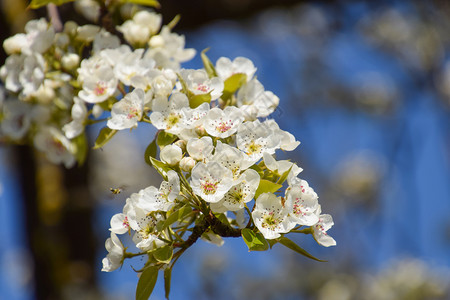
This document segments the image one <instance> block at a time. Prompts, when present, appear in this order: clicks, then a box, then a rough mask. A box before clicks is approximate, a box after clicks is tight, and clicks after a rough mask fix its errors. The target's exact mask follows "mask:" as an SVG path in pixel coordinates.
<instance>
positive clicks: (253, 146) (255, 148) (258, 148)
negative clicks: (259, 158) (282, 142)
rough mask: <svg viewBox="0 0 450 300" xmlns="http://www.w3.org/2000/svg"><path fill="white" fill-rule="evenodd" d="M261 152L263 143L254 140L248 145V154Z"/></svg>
mask: <svg viewBox="0 0 450 300" xmlns="http://www.w3.org/2000/svg"><path fill="white" fill-rule="evenodd" d="M260 152H261V145H259V144H256V143H255V141H252V142H251V143H250V144H249V145H248V146H247V154H248V155H252V154H254V153H260Z"/></svg>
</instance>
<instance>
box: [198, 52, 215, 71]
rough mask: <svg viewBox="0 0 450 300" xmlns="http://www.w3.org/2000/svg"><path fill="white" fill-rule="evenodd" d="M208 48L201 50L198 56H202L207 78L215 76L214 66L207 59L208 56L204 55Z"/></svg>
mask: <svg viewBox="0 0 450 300" xmlns="http://www.w3.org/2000/svg"><path fill="white" fill-rule="evenodd" d="M208 50H209V48H206V49H204V50H203V51H202V53H201V54H200V56H201V57H202V62H203V66H204V67H205V71H206V73H207V74H208V77H209V78H213V77H217V72H216V68H214V65H213V63H212V62H211V61H210V60H209V58H208V56H206V54H205V53H206V51H208Z"/></svg>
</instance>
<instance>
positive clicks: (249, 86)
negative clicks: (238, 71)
mask: <svg viewBox="0 0 450 300" xmlns="http://www.w3.org/2000/svg"><path fill="white" fill-rule="evenodd" d="M279 102H280V99H279V98H278V97H277V96H276V95H274V94H273V93H272V92H270V91H265V90H264V87H263V85H262V84H261V83H260V82H259V81H258V80H257V79H256V78H253V79H252V80H251V81H249V82H248V83H246V84H244V85H243V86H242V87H241V88H240V89H239V91H238V93H237V106H238V107H239V108H240V109H242V111H243V112H244V114H245V117H246V119H247V120H254V119H256V118H260V117H263V118H264V117H267V116H268V115H270V114H271V113H273V112H274V111H275V109H276V108H277V106H278V103H279Z"/></svg>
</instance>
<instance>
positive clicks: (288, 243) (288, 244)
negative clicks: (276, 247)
mask: <svg viewBox="0 0 450 300" xmlns="http://www.w3.org/2000/svg"><path fill="white" fill-rule="evenodd" d="M277 240H278V242H279V243H280V244H282V245H284V246H286V247H288V248H289V249H291V250H293V251H295V252H297V253H300V254H301V255H304V256H306V257H308V258H311V259H314V260H317V261H320V262H326V260H321V259H318V258H316V257H314V256H312V255H311V254H309V253H308V252H307V251H306V250H305V249H303V248H302V247H300V246H299V245H297V244H296V243H294V242H293V241H291V240H290V239H288V238H287V237H284V236H282V237H279V238H278V239H277Z"/></svg>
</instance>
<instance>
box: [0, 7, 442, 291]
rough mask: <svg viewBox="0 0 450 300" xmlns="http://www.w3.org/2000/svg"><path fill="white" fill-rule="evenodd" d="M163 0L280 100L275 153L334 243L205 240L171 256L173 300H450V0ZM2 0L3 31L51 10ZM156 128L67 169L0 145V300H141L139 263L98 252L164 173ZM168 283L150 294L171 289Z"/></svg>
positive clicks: (193, 43)
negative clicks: (290, 145) (309, 196)
mask: <svg viewBox="0 0 450 300" xmlns="http://www.w3.org/2000/svg"><path fill="white" fill-rule="evenodd" d="M160 2H161V4H162V8H161V9H160V10H158V11H159V12H161V13H162V14H163V17H164V22H165V23H168V22H169V21H170V20H171V19H172V18H173V17H174V16H175V15H176V14H181V21H180V23H179V24H178V26H177V27H176V29H175V31H176V32H178V33H182V34H184V35H185V36H186V46H187V47H192V48H195V49H197V51H198V52H200V51H201V50H203V49H205V48H207V47H210V50H209V52H208V56H209V57H210V59H211V60H212V61H213V62H215V61H216V60H217V59H218V58H219V57H221V56H227V57H230V58H231V59H233V58H235V57H237V56H245V57H248V58H250V59H251V60H252V61H253V62H254V64H255V66H256V67H257V68H258V71H257V73H256V75H257V77H258V79H259V80H260V81H261V82H262V83H263V85H264V86H265V88H266V89H267V90H270V91H272V92H274V93H275V94H276V95H278V96H279V97H280V99H281V101H280V106H279V108H278V109H277V110H276V111H275V112H274V114H273V118H275V120H276V121H277V122H278V123H279V124H280V127H281V128H282V129H284V130H288V131H290V132H291V133H293V134H294V135H295V136H296V137H297V139H299V140H300V141H301V145H300V146H299V147H298V148H297V149H296V150H295V151H294V152H290V153H280V155H279V156H278V157H279V158H285V159H286V158H290V159H292V160H293V161H296V162H297V163H298V164H299V165H300V166H301V167H303V168H304V171H303V173H301V176H302V177H303V178H304V179H306V180H307V181H308V182H309V183H310V185H311V186H312V187H314V189H315V190H316V191H317V193H318V194H319V197H320V203H321V204H322V209H323V211H324V212H325V213H330V214H331V215H332V216H333V218H334V221H335V226H334V227H333V228H332V229H331V230H330V231H329V233H330V235H332V236H333V237H334V238H335V239H336V241H337V246H336V247H331V248H323V247H321V246H319V245H317V244H315V242H314V241H312V239H311V238H310V237H308V236H303V235H302V236H295V235H291V236H290V237H291V238H292V239H294V240H295V241H297V242H298V243H300V244H301V245H302V247H304V248H305V249H307V250H308V251H309V252H310V253H312V254H313V255H315V256H317V257H319V258H322V259H326V260H328V262H326V263H319V262H315V261H310V260H308V259H306V258H305V257H303V256H300V255H297V254H295V253H293V252H292V251H289V250H287V249H284V248H282V247H280V246H278V245H277V246H275V247H274V248H273V249H272V250H271V251H267V252H262V253H260V252H252V253H249V252H248V250H247V247H246V246H245V244H244V243H243V242H242V240H240V239H233V238H229V239H227V240H226V241H225V245H224V246H222V247H220V248H218V247H216V246H214V245H210V244H207V243H206V242H203V241H200V242H198V243H197V244H196V245H194V246H193V247H191V248H190V249H189V250H188V251H187V252H186V254H185V255H184V256H183V257H182V259H180V260H179V261H178V262H177V265H176V266H175V268H174V271H173V275H172V292H171V299H205V300H206V299H217V300H220V299H267V300H269V299H270V300H272V299H332V300H334V299H337V300H347V299H355V300H356V299H368V300H369V299H370V300H375V299H392V300H394V299H396V300H397V299H404V300H409V299H417V300H419V299H450V121H449V120H450V119H449V108H450V55H449V54H450V51H449V49H450V2H448V1H446V0H442V1H438V0H430V1H421V0H411V1H406V0H405V1H367V2H364V1H294V0H291V1H289V0H282V1H270V0H265V1H262V0H220V1H217V0H216V1H214V0H190V1H185V0H180V1H176V0H162V1H160ZM1 5H2V10H1V13H2V15H0V23H1V25H0V26H1V39H2V40H3V39H5V38H6V37H7V36H9V35H10V34H12V33H16V32H20V31H22V30H23V26H24V22H26V20H28V19H29V18H34V17H36V16H42V15H45V10H38V11H30V10H25V7H26V5H27V3H26V2H25V1H21V0H20V1H19V0H14V1H12V0H2V2H1ZM66 6H67V7H63V8H61V11H62V12H63V16H64V12H65V14H66V15H67V16H69V15H70V13H71V9H72V6H71V5H66ZM1 59H2V60H1V61H0V63H1V64H3V62H4V59H5V56H4V53H3V52H2V57H1ZM201 66H202V64H201V60H200V59H199V57H196V58H195V59H194V60H193V61H191V62H189V63H187V64H185V65H184V67H186V68H200V67H201ZM97 129H98V128H97ZM90 135H91V139H92V140H94V139H95V136H96V128H92V130H91V131H90ZM153 136H154V131H153V130H152V129H151V128H150V126H149V127H145V126H139V128H138V129H137V130H134V131H133V132H132V134H129V132H120V134H117V135H116V136H115V137H114V139H113V140H112V141H111V142H110V143H109V144H107V145H106V146H105V147H104V148H103V150H102V151H91V153H90V154H89V161H88V163H87V164H86V165H85V166H84V167H82V168H76V169H72V170H65V169H63V168H61V167H59V166H54V165H51V164H49V163H48V162H46V161H45V159H44V158H43V157H42V155H40V154H38V153H34V152H33V151H32V150H31V149H30V148H28V147H26V146H11V145H5V144H0V241H1V242H0V299H13V300H16V299H18V300H19V299H20V300H22V299H27V300H28V299H113V300H119V299H132V298H133V297H134V289H135V286H136V283H137V276H136V273H135V272H134V271H133V270H132V268H131V266H134V265H139V261H131V262H130V263H125V265H124V266H123V268H122V269H121V270H120V271H119V270H117V271H115V272H113V273H102V272H100V269H101V259H102V258H103V257H104V256H105V255H106V250H105V249H104V241H105V240H106V238H107V237H108V236H109V232H108V227H109V219H110V217H111V216H112V215H113V214H115V213H117V212H120V211H121V209H122V206H123V203H124V201H125V199H126V197H127V196H128V195H129V194H131V193H133V192H136V191H138V190H139V189H141V188H144V187H147V186H149V185H151V184H154V185H158V184H159V181H160V179H159V178H158V177H157V176H156V174H155V173H154V172H152V170H150V168H149V167H147V166H145V165H143V164H142V158H143V153H144V150H145V147H146V146H147V144H148V143H149V142H150V141H151V139H152V138H153ZM110 187H121V188H123V192H122V193H121V194H119V195H115V196H113V195H112V194H111V193H110V191H109V188H110ZM162 283H163V280H162V278H160V279H159V282H158V283H157V286H156V288H155V290H154V293H153V295H152V299H164V288H163V284H162Z"/></svg>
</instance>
